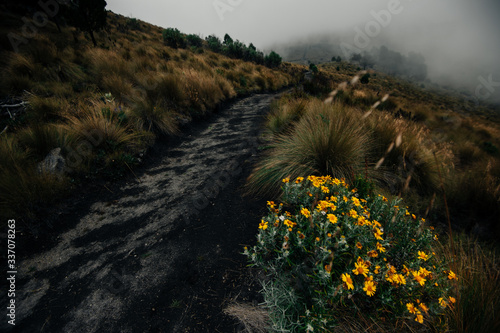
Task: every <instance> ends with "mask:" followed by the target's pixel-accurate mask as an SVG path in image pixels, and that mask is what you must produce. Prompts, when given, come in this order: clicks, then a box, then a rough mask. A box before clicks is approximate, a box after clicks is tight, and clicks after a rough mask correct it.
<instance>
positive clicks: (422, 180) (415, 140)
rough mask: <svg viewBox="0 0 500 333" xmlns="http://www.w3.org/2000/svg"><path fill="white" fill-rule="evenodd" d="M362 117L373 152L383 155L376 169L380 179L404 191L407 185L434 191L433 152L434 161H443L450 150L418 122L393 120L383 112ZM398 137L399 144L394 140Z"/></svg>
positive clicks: (436, 178) (436, 180)
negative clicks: (434, 140)
mask: <svg viewBox="0 0 500 333" xmlns="http://www.w3.org/2000/svg"><path fill="white" fill-rule="evenodd" d="M366 120H367V124H368V127H369V128H370V130H371V133H372V135H373V140H374V142H376V144H375V146H374V148H375V151H374V153H373V156H377V157H378V158H383V161H380V160H379V161H380V162H382V163H381V164H380V169H381V171H383V172H384V174H385V179H382V181H384V182H386V184H387V185H388V186H389V187H391V190H392V192H394V193H398V192H402V191H405V190H407V187H408V186H409V187H411V188H413V189H416V190H418V191H420V192H421V193H424V194H428V193H433V192H434V191H436V190H437V188H438V187H439V172H438V167H439V165H438V164H437V163H436V159H435V158H434V155H433V153H437V154H438V161H441V162H447V160H449V159H451V153H450V152H449V151H448V150H447V148H446V146H443V147H439V146H438V145H436V144H434V143H433V142H432V141H431V140H430V139H429V134H428V131H426V130H425V129H423V128H421V127H419V126H418V125H416V124H414V123H412V122H410V121H406V120H402V119H400V120H395V119H394V118H393V117H392V116H391V115H388V114H386V113H375V114H372V115H370V117H368V118H367V119H366ZM398 137H400V144H397V143H398V142H396V141H397V139H398ZM408 177H410V178H408ZM408 180H409V183H408V184H406V182H407V181H408ZM405 187H406V188H405Z"/></svg>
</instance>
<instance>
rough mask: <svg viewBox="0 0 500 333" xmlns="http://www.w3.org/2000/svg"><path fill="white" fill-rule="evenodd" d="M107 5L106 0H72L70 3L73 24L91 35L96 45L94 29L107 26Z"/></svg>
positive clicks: (97, 29)
mask: <svg viewBox="0 0 500 333" xmlns="http://www.w3.org/2000/svg"><path fill="white" fill-rule="evenodd" d="M106 5H107V4H106V1H104V0H71V3H70V7H71V20H72V22H73V24H74V25H75V26H76V27H77V28H79V29H81V30H83V31H85V32H87V33H88V34H89V35H90V38H91V39H92V43H94V46H97V42H96V40H95V37H94V31H99V30H101V29H102V28H104V27H105V26H106V17H107V14H108V13H107V12H106Z"/></svg>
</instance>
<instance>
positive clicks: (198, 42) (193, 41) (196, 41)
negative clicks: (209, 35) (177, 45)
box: [186, 34, 203, 47]
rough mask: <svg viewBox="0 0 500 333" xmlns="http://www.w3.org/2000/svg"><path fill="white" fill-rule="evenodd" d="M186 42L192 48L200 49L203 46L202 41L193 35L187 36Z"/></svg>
mask: <svg viewBox="0 0 500 333" xmlns="http://www.w3.org/2000/svg"><path fill="white" fill-rule="evenodd" d="M186 40H187V42H188V44H189V45H190V46H194V47H202V46H203V39H201V37H200V36H198V35H195V34H190V35H187V36H186Z"/></svg>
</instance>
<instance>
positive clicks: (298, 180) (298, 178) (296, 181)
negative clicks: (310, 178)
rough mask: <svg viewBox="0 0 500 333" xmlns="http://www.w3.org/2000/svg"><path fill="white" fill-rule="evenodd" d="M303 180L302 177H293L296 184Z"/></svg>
mask: <svg viewBox="0 0 500 333" xmlns="http://www.w3.org/2000/svg"><path fill="white" fill-rule="evenodd" d="M303 180H304V177H297V179H295V183H296V184H298V183H301V182H302V181H303Z"/></svg>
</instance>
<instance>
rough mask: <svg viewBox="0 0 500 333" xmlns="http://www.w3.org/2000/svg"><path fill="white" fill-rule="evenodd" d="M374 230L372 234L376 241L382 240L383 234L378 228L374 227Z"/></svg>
mask: <svg viewBox="0 0 500 333" xmlns="http://www.w3.org/2000/svg"><path fill="white" fill-rule="evenodd" d="M373 229H374V230H375V232H374V233H373V235H374V236H375V238H376V239H378V240H384V239H383V238H382V235H383V234H384V233H383V232H382V231H381V230H380V229H379V228H377V227H375V228H373Z"/></svg>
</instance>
